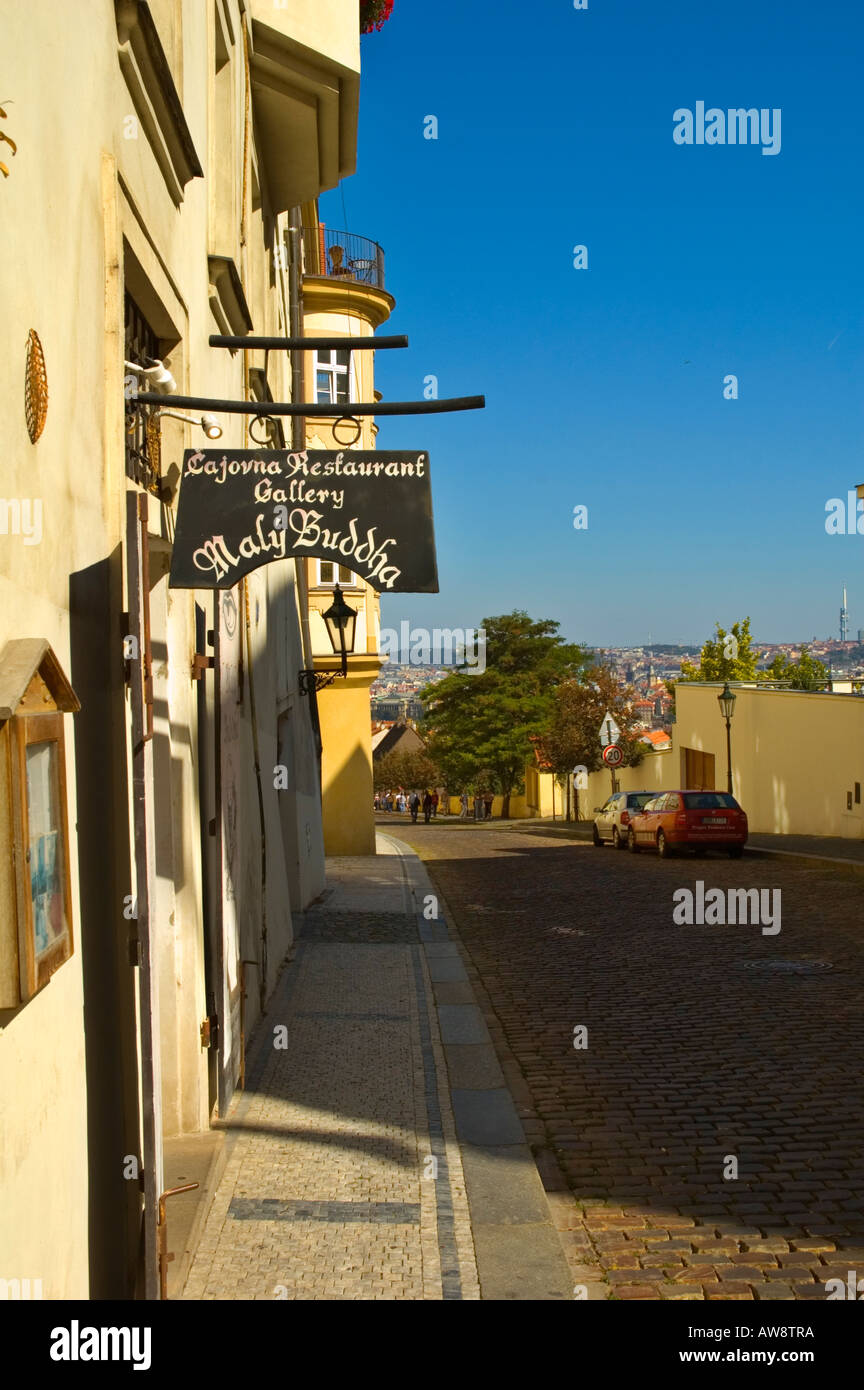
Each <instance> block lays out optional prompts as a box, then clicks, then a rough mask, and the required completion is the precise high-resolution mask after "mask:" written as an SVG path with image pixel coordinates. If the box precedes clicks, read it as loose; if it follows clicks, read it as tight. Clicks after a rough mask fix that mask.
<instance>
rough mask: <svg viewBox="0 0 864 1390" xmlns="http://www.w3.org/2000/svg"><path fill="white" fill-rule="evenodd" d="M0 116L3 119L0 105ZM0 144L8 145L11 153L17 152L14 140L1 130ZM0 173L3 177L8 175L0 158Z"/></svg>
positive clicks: (6, 177) (3, 112) (4, 115)
mask: <svg viewBox="0 0 864 1390" xmlns="http://www.w3.org/2000/svg"><path fill="white" fill-rule="evenodd" d="M0 117H2V119H3V120H4V121H5V119H6V112H5V111H4V110H3V107H2V106H0ZM0 144H3V145H8V146H9V148H10V150H11V151H12V153H13V154H17V153H18V146H17V145H16V144H15V141H14V140H13V139H11V137H10V136H8V135H4V133H3V131H2V130H0ZM0 174H2V175H3V177H4V179H8V177H9V170H8V168H7V167H6V165H5V164H4V163H3V161H2V160H0Z"/></svg>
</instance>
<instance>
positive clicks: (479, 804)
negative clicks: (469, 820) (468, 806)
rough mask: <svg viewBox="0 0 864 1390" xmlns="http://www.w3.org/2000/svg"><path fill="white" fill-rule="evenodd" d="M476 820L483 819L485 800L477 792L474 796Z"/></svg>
mask: <svg viewBox="0 0 864 1390" xmlns="http://www.w3.org/2000/svg"><path fill="white" fill-rule="evenodd" d="M474 819H475V820H482V819H483V798H482V797H481V795H480V793H479V792H475V794H474Z"/></svg>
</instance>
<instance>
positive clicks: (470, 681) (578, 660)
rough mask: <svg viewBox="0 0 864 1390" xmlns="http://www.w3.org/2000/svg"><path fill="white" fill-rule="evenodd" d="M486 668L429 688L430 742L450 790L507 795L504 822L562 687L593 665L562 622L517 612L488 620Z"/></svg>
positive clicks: (424, 694) (426, 725)
mask: <svg viewBox="0 0 864 1390" xmlns="http://www.w3.org/2000/svg"><path fill="white" fill-rule="evenodd" d="M483 629H484V630H485V633H486V670H485V671H483V672H482V673H480V672H478V673H477V674H474V675H470V674H467V668H461V669H459V670H456V671H454V672H453V674H452V675H450V676H447V677H445V679H444V680H443V681H439V682H437V684H435V685H433V686H430V687H428V688H427V689H426V690H425V691H423V692H422V695H421V698H422V700H423V701H424V704H425V706H426V718H425V720H424V723H423V728H422V732H423V736H424V738H426V739H427V740H428V743H429V753H430V756H431V757H432V758H433V759H434V760H435V762H436V763H437V765H438V766H439V767H440V769H441V773H442V776H443V777H444V780H445V782H446V785H447V787H448V788H450V789H451V790H454V791H455V790H457V789H458V790H460V791H461V790H462V789H473V790H476V791H481V790H486V789H489V790H492V791H496V792H500V794H501V795H502V797H503V798H504V805H503V807H502V816H503V817H504V818H505V819H506V818H507V817H508V816H509V814H510V797H511V796H512V794H513V792H514V791H515V790H517V789H518V788H519V787H520V786H521V785H522V779H523V775H524V770H525V765H526V763H527V762H529V761H530V760H531V759H532V758H533V751H534V745H533V743H532V739H535V738H537V737H538V736H539V735H541V734H542V733H544V732H545V730H546V728H547V727H548V723H549V716H550V713H551V710H552V706H553V702H554V695H555V690H556V688H557V687H558V686H559V685H560V684H561V683H562V682H563V681H566V680H572V679H573V678H574V677H575V676H577V675H578V673H579V672H580V671H581V670H582V669H583V668H584V667H585V666H586V665H587V664H588V663H589V661H590V655H589V653H588V652H586V651H585V649H584V648H583V647H580V646H577V645H575V644H573V643H568V642H565V641H564V638H563V637H561V636H560V635H559V631H558V629H559V624H558V623H556V622H553V621H552V620H551V619H548V618H546V619H541V620H539V621H536V622H535V621H534V620H533V619H532V618H530V617H529V616H528V614H527V613H525V612H524V611H521V610H515V611H514V612H513V613H507V614H504V615H502V616H499V617H494V618H484V620H483Z"/></svg>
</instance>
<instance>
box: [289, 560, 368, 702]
mask: <svg viewBox="0 0 864 1390" xmlns="http://www.w3.org/2000/svg"><path fill="white" fill-rule="evenodd" d="M321 616H322V618H323V619H324V625H325V627H326V628H327V636H328V637H329V638H330V645H331V647H332V648H333V652H334V654H335V655H336V656H341V658H342V669H341V671H329V672H325V671H301V672H300V694H301V695H308V694H309V693H310V689H312V690H316V691H317V690H323V689H324V687H325V685H329V684H330V683H331V681H334V680H335V679H336V677H337V676H343V677H345V676H347V675H348V653H349V652H353V650H354V635H355V632H356V629H357V610H356V608H351V607H349V605H348V604H347V603H346V602H345V599H344V598H343V596H342V590H341V589H340V587H339V585H338V584H337V585H336V588H335V590H334V593H333V602H332V603H331V605H330V607H329V608H328V609H327V611H326V612H325V613H322V614H321Z"/></svg>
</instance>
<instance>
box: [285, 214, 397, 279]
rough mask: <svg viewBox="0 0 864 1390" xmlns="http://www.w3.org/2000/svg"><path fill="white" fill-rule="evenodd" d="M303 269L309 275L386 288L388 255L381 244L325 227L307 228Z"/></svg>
mask: <svg viewBox="0 0 864 1390" xmlns="http://www.w3.org/2000/svg"><path fill="white" fill-rule="evenodd" d="M303 268H304V271H305V273H306V274H307V275H323V276H327V278H328V279H335V280H348V281H351V280H353V281H355V283H359V284H362V285H374V286H375V288H376V289H379V290H383V288H384V252H383V250H382V249H381V247H380V246H379V245H378V243H377V241H370V240H369V238H368V237H365V236H355V234H354V233H353V232H334V231H332V230H331V229H330V227H325V226H323V224H319V225H318V226H317V227H304V228H303Z"/></svg>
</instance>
